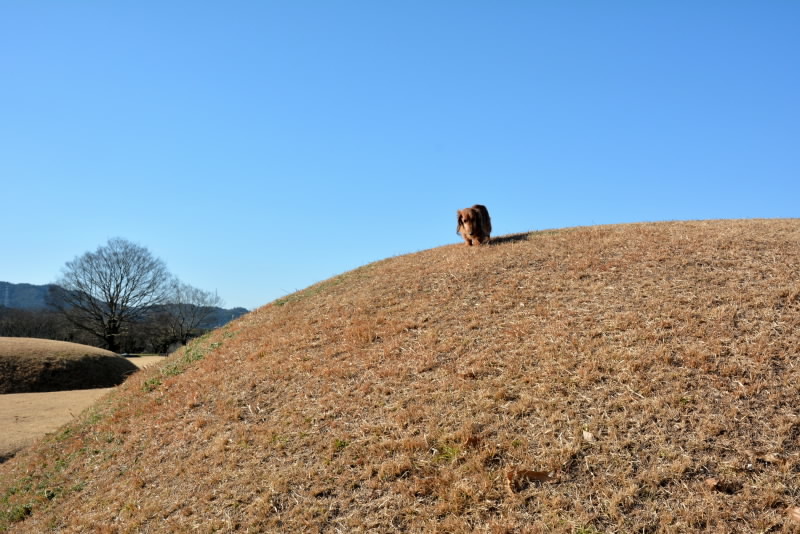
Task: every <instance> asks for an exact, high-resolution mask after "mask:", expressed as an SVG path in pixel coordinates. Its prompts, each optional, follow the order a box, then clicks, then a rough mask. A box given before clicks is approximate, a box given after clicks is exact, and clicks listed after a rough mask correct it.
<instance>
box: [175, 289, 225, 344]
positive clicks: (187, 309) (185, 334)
mask: <svg viewBox="0 0 800 534" xmlns="http://www.w3.org/2000/svg"><path fill="white" fill-rule="evenodd" d="M219 306H222V299H221V298H220V297H219V296H218V295H217V294H216V292H215V293H211V292H210V291H204V290H202V289H198V288H196V287H193V286H190V285H189V284H184V283H183V282H180V281H179V280H173V281H172V284H171V286H170V293H169V299H168V303H167V306H166V312H167V313H166V315H165V317H164V320H166V321H167V324H168V326H169V331H170V334H171V337H172V338H173V339H175V340H176V341H180V342H181V344H183V345H185V344H186V343H187V342H188V341H189V338H191V337H192V335H194V333H195V332H196V331H197V328H198V327H199V326H200V325H201V324H202V323H203V321H204V320H205V319H206V318H207V317H208V316H209V315H210V314H211V313H213V312H214V308H215V307H219Z"/></svg>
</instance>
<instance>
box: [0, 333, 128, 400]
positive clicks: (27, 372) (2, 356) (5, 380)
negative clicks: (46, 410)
mask: <svg viewBox="0 0 800 534" xmlns="http://www.w3.org/2000/svg"><path fill="white" fill-rule="evenodd" d="M136 370H137V367H136V366H135V365H134V364H132V363H131V362H129V361H128V360H126V359H125V358H123V357H121V356H118V355H117V354H114V353H113V352H110V351H107V350H104V349H100V348H97V347H90V346H88V345H81V344H78V343H68V342H66V341H53V340H49V339H34V338H25V337H0V394H2V393H29V392H45V391H64V390H73V389H91V388H107V387H112V386H116V385H118V384H120V383H121V382H122V381H123V380H125V379H126V378H127V377H128V376H129V375H130V374H132V373H134V372H136Z"/></svg>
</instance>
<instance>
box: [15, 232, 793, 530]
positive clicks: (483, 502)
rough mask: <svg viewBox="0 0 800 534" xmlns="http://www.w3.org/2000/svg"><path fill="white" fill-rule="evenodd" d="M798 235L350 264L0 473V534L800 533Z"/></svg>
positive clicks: (577, 241) (552, 240)
mask: <svg viewBox="0 0 800 534" xmlns="http://www.w3.org/2000/svg"><path fill="white" fill-rule="evenodd" d="M798 354H800V221H799V220H769V221H761V220H758V221H756V220H752V221H713V222H685V223H684V222H680V223H658V224H637V225H622V226H610V227H593V228H575V229H567V230H561V231H553V232H539V233H532V234H527V235H518V236H509V237H506V238H500V239H498V240H497V241H496V243H495V244H494V245H492V246H489V247H472V248H468V247H465V246H463V245H451V246H446V247H441V248H438V249H433V250H427V251H423V252H420V253H416V254H411V255H407V256H402V257H397V258H392V259H388V260H384V261H381V262H377V263H374V264H370V265H367V266H365V267H362V268H360V269H357V270H355V271H352V272H349V273H346V274H344V275H342V276H340V277H337V278H333V279H331V280H328V281H326V282H323V283H321V284H318V285H316V286H312V287H310V288H308V289H307V290H305V291H302V292H299V293H296V294H293V295H290V296H288V297H286V298H285V299H281V300H279V301H276V302H274V303H272V304H270V305H267V306H265V307H263V308H260V309H258V310H256V311H254V312H252V313H250V314H248V315H246V316H244V317H242V318H240V319H239V320H237V321H235V322H233V323H230V324H229V325H227V326H226V327H224V328H222V329H220V330H218V331H215V332H214V333H212V334H210V335H208V336H206V337H204V338H201V339H200V340H198V341H196V342H194V343H193V344H191V345H190V346H188V347H187V348H186V349H185V350H183V351H181V352H178V353H176V354H175V355H173V356H172V357H171V358H169V359H168V360H167V361H166V362H165V364H164V366H162V367H160V368H157V369H153V368H150V369H147V370H145V371H143V372H140V373H137V374H136V375H134V376H133V377H132V378H131V379H129V380H128V381H127V382H126V383H125V384H123V385H122V386H121V387H120V388H118V389H117V390H115V392H114V393H113V394H111V395H110V396H109V397H107V398H106V399H105V400H104V401H103V402H101V403H99V404H98V405H97V406H96V407H95V408H94V409H92V410H90V411H89V412H88V413H86V414H83V416H82V417H81V419H80V421H77V422H76V423H75V424H74V425H72V426H70V427H68V428H66V429H64V430H63V431H62V432H60V433H58V434H56V435H54V436H53V437H52V438H50V439H48V440H45V441H44V442H42V443H40V444H39V445H37V446H36V447H34V448H32V449H31V450H29V451H27V452H25V453H21V454H20V455H18V456H17V457H15V458H14V459H12V460H11V461H9V462H7V463H6V464H4V465H2V466H0V480H1V481H2V482H0V512H2V513H3V514H4V515H3V517H4V520H5V521H6V524H7V525H8V526H10V529H11V531H12V532H41V531H44V530H45V529H55V530H60V531H64V532H83V531H88V530H92V529H98V531H103V529H105V530H107V531H114V532H117V531H119V532H125V531H131V532H189V531H195V530H200V531H203V532H210V531H234V530H236V531H242V532H262V531H264V532H269V531H298V532H315V531H320V532H321V531H329V532H339V531H341V532H358V531H370V532H397V531H400V532H402V531H406V532H436V531H440V532H472V531H478V532H584V533H586V532H690V531H704V530H707V531H713V532H765V531H772V532H774V531H780V532H789V531H797V528H796V526H797V525H800V523H795V522H793V520H792V519H791V512H792V510H793V509H794V507H797V506H800V417H798V416H799V415H800V414H799V413H798V411H799V410H800V408H799V407H800V392H799V390H798V386H797V385H798V384H799V383H800V366H799V365H798Z"/></svg>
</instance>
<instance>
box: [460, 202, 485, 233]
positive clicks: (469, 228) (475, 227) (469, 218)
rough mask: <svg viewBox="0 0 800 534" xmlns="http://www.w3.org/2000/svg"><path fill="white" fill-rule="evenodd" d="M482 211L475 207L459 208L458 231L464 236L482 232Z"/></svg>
mask: <svg viewBox="0 0 800 534" xmlns="http://www.w3.org/2000/svg"><path fill="white" fill-rule="evenodd" d="M481 226H482V225H481V213H480V212H479V211H478V210H476V209H474V208H465V209H463V210H458V226H457V227H456V233H460V234H461V235H464V236H471V235H477V234H479V233H480V232H481Z"/></svg>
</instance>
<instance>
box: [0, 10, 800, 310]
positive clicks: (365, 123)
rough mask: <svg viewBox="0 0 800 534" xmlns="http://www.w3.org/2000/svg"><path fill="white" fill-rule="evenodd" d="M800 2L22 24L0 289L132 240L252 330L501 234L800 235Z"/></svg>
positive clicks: (38, 18) (6, 144) (152, 16)
mask: <svg viewBox="0 0 800 534" xmlns="http://www.w3.org/2000/svg"><path fill="white" fill-rule="evenodd" d="M798 27H800V3H798V2H795V1H789V0H774V1H766V2H765V1H752V2H741V1H735V0H726V1H713V0H709V1H701V2H698V1H669V2H641V1H614V0H611V1H604V2H594V1H593V2H589V1H572V2H562V1H555V0H553V1H548V2H544V1H540V2H537V1H524V2H523V1H501V2H488V1H482V2H479V1H471V0H461V1H444V0H442V1H435V0H425V1H418V0H410V1H402V2H401V1H395V0H387V1H352V0H341V1H321V0H320V1H314V2H311V1H303V0H291V1H289V0H285V1H267V0H265V1H235V0H234V1H230V2H201V1H177V0H176V1H162V0H159V1H147V0H140V1H111V2H100V1H79V0H75V1H70V2H63V1H60V0H58V1H57V0H53V1H49V2H45V1H39V0H5V1H3V2H0V80H2V83H0V184H1V185H0V224H1V225H2V226H0V227H1V228H2V232H0V280H4V281H9V282H15V283H20V282H27V283H34V284H44V283H48V282H52V281H54V280H55V279H57V278H58V276H59V274H60V271H61V268H62V267H63V266H64V264H65V262H67V261H69V260H71V259H73V258H74V257H76V256H79V255H81V254H83V253H84V252H87V251H89V250H94V249H96V248H97V247H98V246H100V245H102V244H105V243H106V242H107V240H108V239H109V238H112V237H123V238H125V239H128V240H130V241H133V242H136V243H138V244H140V245H143V246H145V247H147V248H148V249H149V250H150V251H151V252H152V253H153V254H154V255H155V256H157V257H159V258H161V259H163V260H164V261H165V262H166V263H167V265H168V267H169V269H170V270H171V271H172V272H173V273H174V274H175V275H177V276H178V277H179V278H181V279H182V280H183V281H184V282H187V283H190V284H192V285H195V286H197V287H200V288H202V289H207V290H212V291H213V290H216V291H217V292H218V293H219V295H220V296H221V297H222V298H223V299H224V301H225V304H226V305H227V306H229V307H233V306H244V307H247V308H251V309H252V308H255V307H258V306H260V305H263V304H266V303H268V302H270V301H271V300H274V299H275V298H277V297H280V296H282V295H285V294H287V293H290V292H292V291H295V290H298V289H302V288H304V287H307V286H308V285H310V284H312V283H315V282H318V281H320V280H324V279H327V278H329V277H331V276H333V275H335V274H338V273H342V272H344V271H347V270H350V269H353V268H355V267H358V266H360V265H363V264H365V263H369V262H372V261H375V260H379V259H383V258H386V257H390V256H395V255H399V254H405V253H409V252H415V251H418V250H423V249H427V248H432V247H438V246H441V245H446V244H450V243H457V242H459V238H458V236H456V234H455V226H456V224H455V212H456V210H457V209H459V208H462V207H466V206H470V205H472V204H475V203H482V204H485V205H486V206H487V207H488V208H489V210H490V212H491V215H492V220H493V226H494V234H495V235H503V234H508V233H516V232H523V231H530V230H540V229H547V228H561V227H570V226H581V225H595V224H610V223H624V222H638V221H661V220H683V219H717V218H755V217H798V215H800V212H799V210H798V207H797V206H798V198H800V96H799V95H800V32H798V31H797V28H798Z"/></svg>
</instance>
